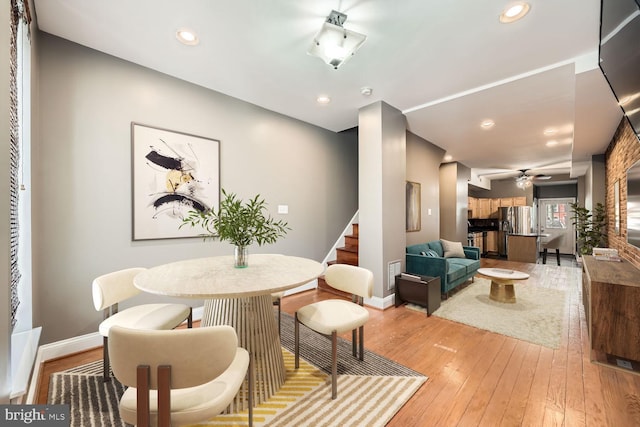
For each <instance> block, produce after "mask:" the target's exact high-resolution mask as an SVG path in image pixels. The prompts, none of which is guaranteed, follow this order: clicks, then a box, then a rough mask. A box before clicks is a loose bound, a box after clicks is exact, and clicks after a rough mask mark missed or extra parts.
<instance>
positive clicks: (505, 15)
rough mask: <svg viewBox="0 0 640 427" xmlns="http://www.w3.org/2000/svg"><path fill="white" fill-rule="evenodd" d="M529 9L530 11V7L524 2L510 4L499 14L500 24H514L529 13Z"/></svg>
mask: <svg viewBox="0 0 640 427" xmlns="http://www.w3.org/2000/svg"><path fill="white" fill-rule="evenodd" d="M529 9H531V6H530V5H529V3H527V2H524V1H517V2H514V3H510V4H509V5H508V6H507V7H506V8H505V9H504V10H503V11H502V13H501V14H500V22H502V23H503V24H510V23H512V22H516V21H517V20H519V19H522V18H523V17H524V16H525V15H526V14H527V13H529Z"/></svg>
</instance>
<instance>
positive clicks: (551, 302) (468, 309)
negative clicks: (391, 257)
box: [433, 278, 566, 348]
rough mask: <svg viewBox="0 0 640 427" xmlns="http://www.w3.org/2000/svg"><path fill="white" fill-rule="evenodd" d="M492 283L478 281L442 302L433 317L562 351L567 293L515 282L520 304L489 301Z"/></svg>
mask: <svg viewBox="0 0 640 427" xmlns="http://www.w3.org/2000/svg"><path fill="white" fill-rule="evenodd" d="M490 288H491V281H489V280H487V279H480V278H476V280H475V282H474V283H472V284H471V285H469V286H467V287H466V288H464V289H462V290H460V291H459V292H457V293H455V294H454V295H453V296H451V297H450V298H448V299H446V300H444V301H442V303H441V305H440V308H439V309H437V310H436V311H435V312H434V313H433V315H434V316H438V317H441V318H444V319H449V320H453V321H455V322H459V323H464V324H465V325H470V326H475V327H476V328H479V329H484V330H487V331H491V332H496V333H498V334H502V335H507V336H510V337H513V338H517V339H520V340H523V341H528V342H532V343H534V344H540V345H543V346H545V347H549V348H558V347H559V346H560V341H561V336H562V322H563V318H564V311H565V298H566V295H565V294H566V292H565V291H562V290H558V289H551V288H544V287H539V286H534V285H528V284H526V283H515V284H514V288H515V293H516V303H515V304H505V303H500V302H497V301H493V300H491V299H489V290H490Z"/></svg>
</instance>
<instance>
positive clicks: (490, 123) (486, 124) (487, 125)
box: [480, 119, 495, 129]
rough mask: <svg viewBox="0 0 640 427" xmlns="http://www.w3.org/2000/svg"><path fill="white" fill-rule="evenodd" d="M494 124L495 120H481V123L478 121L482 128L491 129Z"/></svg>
mask: <svg viewBox="0 0 640 427" xmlns="http://www.w3.org/2000/svg"><path fill="white" fill-rule="evenodd" d="M494 125H495V122H494V121H493V120H491V119H487V120H483V121H482V123H480V126H481V127H482V129H491V128H492V127H493V126H494Z"/></svg>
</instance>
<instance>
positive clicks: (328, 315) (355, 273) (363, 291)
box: [294, 264, 373, 399]
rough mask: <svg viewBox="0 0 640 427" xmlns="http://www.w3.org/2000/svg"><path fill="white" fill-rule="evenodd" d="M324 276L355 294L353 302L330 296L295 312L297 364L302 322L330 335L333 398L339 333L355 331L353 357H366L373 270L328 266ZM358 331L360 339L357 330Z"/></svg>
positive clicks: (336, 373) (333, 395)
mask: <svg viewBox="0 0 640 427" xmlns="http://www.w3.org/2000/svg"><path fill="white" fill-rule="evenodd" d="M324 279H325V281H326V282H327V284H328V285H329V286H331V287H332V288H335V289H338V290H340V291H343V292H347V293H350V294H352V295H353V296H352V301H353V302H350V301H346V300H344V299H329V300H324V301H319V302H316V303H313V304H309V305H306V306H304V307H302V308H300V309H298V311H296V313H295V332H294V333H295V367H296V369H297V368H298V367H299V365H300V349H299V347H300V326H299V325H300V323H302V324H303V325H305V326H307V327H308V328H310V329H311V330H313V331H315V332H318V333H320V334H323V335H329V336H331V399H336V398H337V397H338V386H337V377H338V354H337V353H338V334H340V333H342V332H346V331H352V344H353V357H357V354H356V353H357V344H356V343H358V344H359V347H360V352H359V359H360V360H364V324H365V323H366V322H367V320H368V319H369V312H368V311H367V309H366V308H364V298H371V295H372V292H373V273H372V272H371V271H369V270H367V269H365V268H362V267H357V266H353V265H347V264H333V265H330V266H329V267H327V270H326V272H325V275H324ZM358 330H359V332H360V334H359V339H358V333H357V331H358Z"/></svg>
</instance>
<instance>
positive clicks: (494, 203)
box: [487, 199, 502, 218]
mask: <svg viewBox="0 0 640 427" xmlns="http://www.w3.org/2000/svg"><path fill="white" fill-rule="evenodd" d="M490 200H491V211H490V212H489V216H488V217H487V218H498V210H499V209H498V208H500V206H501V203H502V199H490Z"/></svg>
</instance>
